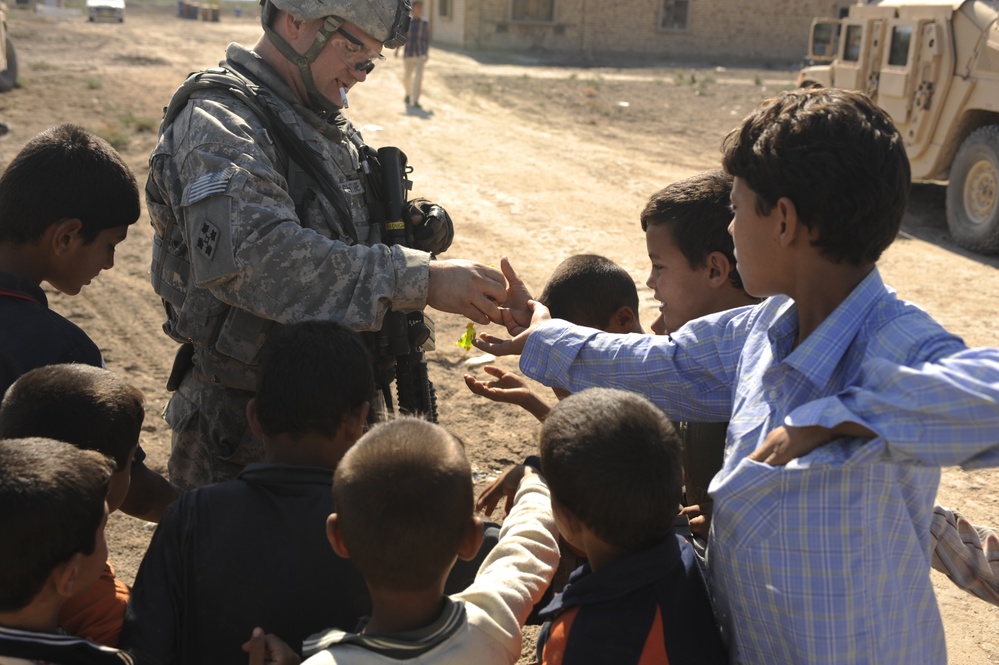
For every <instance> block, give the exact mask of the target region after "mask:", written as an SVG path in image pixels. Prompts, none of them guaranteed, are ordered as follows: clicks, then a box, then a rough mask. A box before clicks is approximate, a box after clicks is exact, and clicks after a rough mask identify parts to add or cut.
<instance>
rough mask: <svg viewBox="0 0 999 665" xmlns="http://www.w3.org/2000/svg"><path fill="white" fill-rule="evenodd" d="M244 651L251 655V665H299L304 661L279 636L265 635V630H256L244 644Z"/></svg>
mask: <svg viewBox="0 0 999 665" xmlns="http://www.w3.org/2000/svg"><path fill="white" fill-rule="evenodd" d="M243 651H245V652H246V653H248V654H250V661H249V662H250V665H299V663H301V662H302V659H301V658H299V657H298V654H297V653H295V651H294V650H293V649H292V648H291V647H290V646H288V645H287V644H285V643H284V640H282V639H281V638H280V637H278V636H277V635H271V634H267V635H265V634H264V629H263V628H254V629H253V633H251V634H250V640H249V641H248V642H246V643H245V644H243Z"/></svg>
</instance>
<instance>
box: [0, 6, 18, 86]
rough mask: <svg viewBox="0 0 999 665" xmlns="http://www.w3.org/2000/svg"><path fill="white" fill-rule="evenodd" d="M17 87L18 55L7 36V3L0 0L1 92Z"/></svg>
mask: <svg viewBox="0 0 999 665" xmlns="http://www.w3.org/2000/svg"><path fill="white" fill-rule="evenodd" d="M15 85H17V53H15V52H14V42H12V41H10V39H9V38H8V35H7V3H5V2H3V1H2V0H0V92H7V91H8V90H13V89H14V86H15Z"/></svg>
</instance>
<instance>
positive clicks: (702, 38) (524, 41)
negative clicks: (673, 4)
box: [455, 0, 853, 61]
mask: <svg viewBox="0 0 999 665" xmlns="http://www.w3.org/2000/svg"><path fill="white" fill-rule="evenodd" d="M455 1H456V2H461V3H462V4H464V5H466V11H465V20H466V24H465V26H466V29H465V39H464V43H462V44H457V45H458V46H463V47H465V48H471V49H476V48H480V49H487V50H491V49H498V50H523V49H531V50H543V51H551V52H564V53H580V54H583V55H589V54H592V55H600V54H611V53H634V54H648V55H652V54H656V55H663V56H666V57H671V58H678V59H683V58H693V59H728V60H731V59H737V58H746V59H753V60H773V61H798V60H800V59H801V58H802V57H803V56H804V54H805V51H806V50H807V48H808V33H809V26H810V25H811V21H812V19H813V18H815V17H817V16H834V17H835V16H838V15H839V11H840V10H841V9H845V8H846V7H847V6H848V5H849V4H851V2H852V1H853V0H690V3H689V17H688V22H687V29H686V30H682V31H670V30H660V29H659V19H660V11H661V9H660V6H661V0H555V20H554V22H552V23H533V24H532V23H522V22H513V21H511V20H510V19H511V16H510V11H511V9H510V8H511V4H512V3H511V0H455Z"/></svg>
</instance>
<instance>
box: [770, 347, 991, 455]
mask: <svg viewBox="0 0 999 665" xmlns="http://www.w3.org/2000/svg"><path fill="white" fill-rule="evenodd" d="M945 341H947V340H945ZM958 343H960V340H958ZM953 346H954V344H953V342H952V343H950V345H949V347H950V348H948V349H947V351H950V349H951V348H953ZM927 355H928V356H931V357H928V358H927V359H926V360H925V361H923V362H919V363H913V364H912V365H911V366H907V365H903V364H900V363H898V362H895V361H892V360H889V359H885V358H874V359H872V360H869V361H867V362H865V363H864V365H863V373H862V376H861V381H860V382H859V383H858V385H854V386H850V387H847V388H846V389H844V390H842V391H840V392H839V393H838V394H836V395H832V396H830V397H825V398H822V399H817V400H815V401H812V402H809V403H807V404H803V405H802V406H800V407H798V408H797V409H795V410H794V411H792V412H791V413H790V414H789V415H788V416H787V418H785V420H784V427H779V428H777V429H775V430H774V431H773V432H771V433H770V435H768V437H767V441H765V442H764V444H763V446H761V449H762V448H766V449H767V450H766V451H764V450H758V451H757V452H754V457H753V459H756V460H757V461H767V462H769V463H772V464H784V463H787V462H788V461H790V460H791V459H793V458H795V457H800V456H801V455H804V454H807V453H808V452H810V451H812V450H814V449H815V448H817V447H819V446H820V445H823V444H825V443H828V442H830V441H832V440H833V439H837V438H841V437H844V436H846V437H862V438H874V437H877V439H876V440H875V441H871V443H870V444H868V445H865V446H864V447H865V449H869V450H866V451H865V452H866V453H867V457H868V459H878V460H879V461H885V460H886V459H888V460H894V461H900V462H907V463H918V464H925V465H930V466H951V465H962V466H964V467H965V468H977V467H985V466H995V465H996V464H999V445H997V444H996V436H995V433H996V432H997V431H999V349H987V348H978V349H961V350H958V351H956V352H949V353H946V355H943V356H941V355H940V354H939V353H937V354H927ZM932 355H936V356H937V357H935V358H932ZM771 439H772V440H771ZM768 443H770V444H771V445H769V446H768ZM872 446H877V448H876V449H875V448H872ZM775 449H783V450H786V451H787V452H786V453H784V454H778V455H776V457H775V458H774V461H772V462H771V461H770V459H768V457H769V455H770V454H772V453H773V452H774V450H775ZM764 452H767V457H762V455H763V453H764ZM757 453H759V454H757Z"/></svg>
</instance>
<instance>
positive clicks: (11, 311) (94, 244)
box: [0, 125, 139, 394]
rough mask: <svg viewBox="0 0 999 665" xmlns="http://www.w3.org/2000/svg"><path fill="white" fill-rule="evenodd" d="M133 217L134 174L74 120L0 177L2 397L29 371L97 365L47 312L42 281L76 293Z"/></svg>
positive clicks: (87, 348) (86, 344) (93, 350)
mask: <svg viewBox="0 0 999 665" xmlns="http://www.w3.org/2000/svg"><path fill="white" fill-rule="evenodd" d="M138 219H139V190H138V187H137V186H136V184H135V177H134V176H133V175H132V172H131V171H130V170H129V168H128V166H127V165H126V164H125V162H124V161H123V160H122V159H121V157H120V156H119V155H118V153H117V152H116V151H115V150H114V148H112V147H111V145H110V144H109V143H108V142H107V141H105V140H104V139H102V138H100V137H98V136H95V135H93V134H91V133H89V132H87V131H86V130H84V129H83V128H82V127H77V126H76V125H61V126H59V127H53V128H51V129H48V130H46V131H44V132H42V133H41V134H39V135H38V136H36V137H34V138H33V139H31V140H30V141H28V143H27V144H26V145H25V146H24V148H23V149H22V150H21V152H19V153H18V154H17V156H15V157H14V159H13V161H11V163H10V165H9V166H8V167H7V170H6V171H4V173H3V175H2V176H0V322H2V323H0V357H2V358H0V394H3V392H4V391H6V390H7V387H8V386H10V384H11V383H13V382H14V379H16V378H17V377H18V376H20V375H21V374H23V373H25V372H27V371H28V370H30V369H34V368H35V367H42V366H44V365H54V364H57V363H71V362H78V363H84V364H87V365H94V366H96V367H103V366H104V361H103V359H102V358H101V352H100V350H99V349H98V348H97V345H96V344H94V343H93V341H91V339H90V338H89V337H87V335H86V333H84V332H83V331H82V330H80V328H78V327H77V326H76V325H74V324H72V323H70V322H69V321H68V320H66V319H64V318H63V317H61V316H59V315H58V314H56V313H55V312H53V311H52V310H50V309H49V308H48V300H47V298H46V297H45V292H44V291H43V290H42V288H41V283H42V282H43V281H45V282H48V283H49V284H51V285H52V286H53V287H54V288H55V289H56V290H58V291H61V292H62V293H65V294H66V295H70V296H75V295H76V294H78V293H79V292H80V289H82V288H83V287H84V286H85V285H87V284H90V281H91V280H92V279H94V278H95V277H97V275H98V274H99V273H100V272H101V271H102V270H109V269H110V268H111V267H112V266H114V248H115V245H117V244H118V243H120V242H121V241H123V240H124V239H125V236H126V235H127V234H128V227H129V226H130V225H131V224H134V223H135V221H136V220H138Z"/></svg>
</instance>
